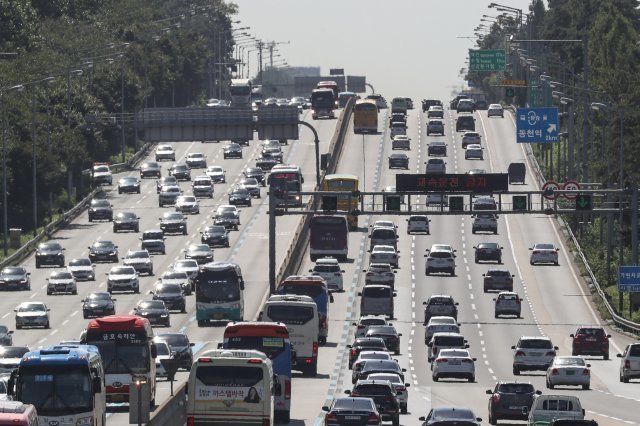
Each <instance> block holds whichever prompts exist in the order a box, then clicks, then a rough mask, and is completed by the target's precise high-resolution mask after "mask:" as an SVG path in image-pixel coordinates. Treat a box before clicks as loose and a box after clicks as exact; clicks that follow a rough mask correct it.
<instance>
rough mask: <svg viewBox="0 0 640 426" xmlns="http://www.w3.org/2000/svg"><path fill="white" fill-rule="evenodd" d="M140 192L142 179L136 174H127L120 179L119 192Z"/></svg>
mask: <svg viewBox="0 0 640 426" xmlns="http://www.w3.org/2000/svg"><path fill="white" fill-rule="evenodd" d="M123 193H127V194H139V193H140V179H138V178H137V177H134V176H125V177H123V178H120V180H119V181H118V194H123Z"/></svg>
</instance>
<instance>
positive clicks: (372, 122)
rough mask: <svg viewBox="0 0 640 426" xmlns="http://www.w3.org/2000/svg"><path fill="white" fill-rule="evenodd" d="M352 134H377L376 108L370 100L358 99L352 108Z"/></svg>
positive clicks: (374, 103)
mask: <svg viewBox="0 0 640 426" xmlns="http://www.w3.org/2000/svg"><path fill="white" fill-rule="evenodd" d="M353 133H356V134H364V133H374V134H375V133H378V107H377V106H376V102H375V101H374V100H371V99H358V100H357V101H356V105H355V106H354V107H353Z"/></svg>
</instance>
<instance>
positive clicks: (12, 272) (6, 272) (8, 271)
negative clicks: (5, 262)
mask: <svg viewBox="0 0 640 426" xmlns="http://www.w3.org/2000/svg"><path fill="white" fill-rule="evenodd" d="M25 272H26V271H25V270H24V269H23V268H19V267H16V268H11V267H8V268H4V269H3V270H2V275H23V274H24V273H25Z"/></svg>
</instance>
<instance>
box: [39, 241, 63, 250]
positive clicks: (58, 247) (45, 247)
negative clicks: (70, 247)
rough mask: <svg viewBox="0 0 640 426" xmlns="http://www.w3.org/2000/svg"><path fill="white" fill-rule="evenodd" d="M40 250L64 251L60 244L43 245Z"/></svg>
mask: <svg viewBox="0 0 640 426" xmlns="http://www.w3.org/2000/svg"><path fill="white" fill-rule="evenodd" d="M38 248H39V249H40V250H62V246H61V245H60V244H58V243H43V244H40V246H39V247H38Z"/></svg>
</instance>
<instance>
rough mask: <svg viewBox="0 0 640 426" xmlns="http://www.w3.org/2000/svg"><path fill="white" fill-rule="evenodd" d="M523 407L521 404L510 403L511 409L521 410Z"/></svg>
mask: <svg viewBox="0 0 640 426" xmlns="http://www.w3.org/2000/svg"><path fill="white" fill-rule="evenodd" d="M521 409H522V407H521V406H519V405H510V406H509V410H521Z"/></svg>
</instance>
